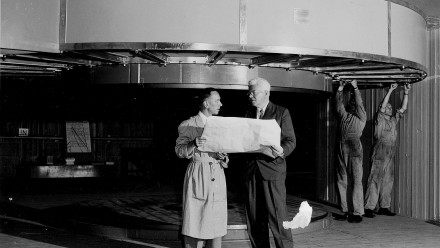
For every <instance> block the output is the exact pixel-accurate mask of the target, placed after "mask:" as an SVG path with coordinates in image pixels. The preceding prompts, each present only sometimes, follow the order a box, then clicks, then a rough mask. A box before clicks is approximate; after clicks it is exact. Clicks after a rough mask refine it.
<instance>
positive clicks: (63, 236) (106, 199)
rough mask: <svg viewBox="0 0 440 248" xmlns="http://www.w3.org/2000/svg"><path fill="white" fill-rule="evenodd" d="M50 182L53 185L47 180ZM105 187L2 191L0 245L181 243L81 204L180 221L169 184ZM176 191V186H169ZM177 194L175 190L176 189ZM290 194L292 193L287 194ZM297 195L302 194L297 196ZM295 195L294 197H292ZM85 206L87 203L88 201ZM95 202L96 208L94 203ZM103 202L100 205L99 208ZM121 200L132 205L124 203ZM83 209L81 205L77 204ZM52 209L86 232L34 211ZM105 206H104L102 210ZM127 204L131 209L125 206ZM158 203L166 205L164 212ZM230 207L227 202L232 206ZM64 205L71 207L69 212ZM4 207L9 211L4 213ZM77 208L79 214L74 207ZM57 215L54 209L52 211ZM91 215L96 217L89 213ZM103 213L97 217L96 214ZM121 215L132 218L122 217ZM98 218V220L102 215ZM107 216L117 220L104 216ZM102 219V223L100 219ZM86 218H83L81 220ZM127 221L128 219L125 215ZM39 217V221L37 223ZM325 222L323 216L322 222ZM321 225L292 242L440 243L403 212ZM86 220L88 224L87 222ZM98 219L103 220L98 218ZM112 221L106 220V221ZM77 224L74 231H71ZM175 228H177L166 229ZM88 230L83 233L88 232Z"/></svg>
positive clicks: (438, 233)
mask: <svg viewBox="0 0 440 248" xmlns="http://www.w3.org/2000/svg"><path fill="white" fill-rule="evenodd" d="M51 187H53V186H51ZM124 187H125V186H121V187H119V186H118V187H110V188H111V189H110V188H108V189H107V190H101V189H100V187H96V188H97V189H98V188H99V189H100V190H90V189H86V190H78V191H75V192H72V191H69V192H68V193H66V192H65V191H64V190H62V189H58V190H55V189H54V190H51V191H50V193H45V190H44V189H43V188H44V187H42V188H41V189H40V190H38V189H32V190H30V189H27V190H23V191H20V192H13V193H10V192H6V193H5V192H3V194H2V199H1V200H2V205H1V206H3V208H5V206H6V208H10V206H11V205H12V206H15V207H16V208H14V209H12V211H11V209H9V210H8V211H6V210H5V209H3V210H1V212H2V213H1V215H0V221H1V231H2V232H1V233H0V247H108V248H113V247H159V248H163V247H171V248H174V247H181V243H180V242H179V241H178V239H172V238H171V239H168V240H167V239H162V240H156V239H148V235H144V236H142V237H141V238H128V237H129V236H127V235H121V233H120V231H121V229H115V228H113V229H108V230H106V232H105V233H100V231H102V230H101V229H98V228H97V227H96V225H93V224H96V223H94V222H97V221H99V219H100V218H98V217H99V215H97V213H98V212H99V211H95V212H93V214H91V215H88V216H87V215H84V213H87V212H84V211H83V210H84V208H85V209H90V207H92V208H93V209H95V210H96V209H98V210H103V211H107V210H108V209H119V210H117V211H116V212H118V213H121V212H124V211H128V210H129V211H130V212H129V213H128V214H127V215H122V216H130V215H131V216H139V215H146V214H148V215H149V216H148V218H147V219H151V218H159V219H156V221H160V222H163V221H164V220H165V222H168V221H169V222H173V221H174V222H175V223H169V224H176V223H177V222H178V221H179V216H178V214H177V212H176V211H177V209H178V206H177V208H176V204H171V203H172V202H173V201H174V199H176V197H175V196H176V194H170V192H173V191H174V190H175V189H173V188H172V187H166V186H162V187H159V188H158V187H155V188H151V187H146V186H145V187H143V186H139V185H137V186H136V188H133V187H126V188H124ZM46 192H47V191H46ZM174 193H176V192H174ZM177 195H178V194H177ZM289 197H290V199H294V198H295V197H293V196H289ZM299 200H301V199H299ZM152 201H156V202H158V204H155V205H154V206H160V205H161V206H162V208H160V209H156V213H158V214H154V215H153V217H151V213H152V212H154V211H151V209H149V210H145V208H144V209H143V210H144V211H138V212H137V213H134V212H133V211H132V209H136V208H137V209H138V210H139V209H141V210H142V208H140V206H141V205H145V206H147V205H148V206H150V208H151V206H152V205H151V204H146V203H151V202H152ZM296 201H298V199H297V200H296ZM309 202H310V203H311V204H312V206H314V207H315V208H314V209H317V210H318V209H319V211H317V212H315V213H314V214H315V217H317V216H318V215H322V212H328V213H330V214H331V213H332V212H337V209H335V208H334V207H332V206H328V205H323V204H320V203H316V202H312V201H309ZM87 206H88V207H87ZM96 206H99V207H98V208H95V207H96ZM103 206H104V207H105V208H103ZM123 206H131V207H129V208H127V207H126V208H124V207H123ZM81 208H82V209H83V210H81V211H80V209H81ZM233 208H235V209H238V210H237V211H236V212H235V214H236V215H235V216H231V220H232V221H236V222H237V223H234V225H240V223H242V220H240V218H242V215H241V214H240V213H239V211H241V210H240V207H239V206H235V207H233ZM48 209H50V212H53V211H55V210H58V211H55V212H57V213H60V212H63V213H67V214H66V215H65V216H70V217H72V216H80V217H81V218H82V219H77V221H78V222H77V223H83V224H84V225H83V226H80V228H86V229H87V230H88V231H86V232H77V230H78V229H72V228H71V226H70V227H69V226H64V227H65V228H64V227H60V226H58V227H56V228H53V226H51V225H47V224H46V223H50V222H47V220H44V219H43V218H42V217H40V216H38V215H39V213H41V211H43V212H46V213H47V210H48ZM106 209H107V210H106ZM130 209H131V210H130ZM163 209H166V210H168V211H171V212H172V213H174V214H169V213H171V212H164V211H163ZM231 209H232V208H231ZM69 211H73V212H70V213H69ZM6 212H8V213H6ZM80 212H81V213H82V214H80V215H78V213H80ZM57 216H59V215H57ZM101 216H109V218H110V219H111V218H112V217H113V216H115V218H116V217H118V218H120V217H121V215H108V214H106V213H105V212H102V215H101ZM88 217H94V218H95V219H88ZM101 219H102V218H101ZM124 219H125V221H127V220H131V219H130V218H125V217H124ZM101 221H102V220H101ZM105 221H107V222H112V221H113V222H114V221H117V222H118V223H120V222H121V221H122V222H123V221H124V220H123V219H119V220H115V219H113V220H105ZM105 221H104V222H103V223H105ZM85 222H88V223H85ZM127 222H129V221H127ZM42 223H44V224H42ZM323 223H324V222H323ZM325 223H326V224H325V225H322V226H321V228H314V229H313V230H309V231H306V232H298V233H294V241H295V247H296V248H298V247H313V248H315V247H330V248H333V247H414V248H415V247H417V248H418V247H440V245H439V244H440V226H437V225H434V224H430V223H427V222H426V221H423V220H416V219H411V218H408V217H404V216H394V217H388V216H376V217H375V218H373V219H367V218H364V220H363V221H362V222H361V223H358V224H352V223H348V222H346V221H336V220H331V221H327V222H325ZM86 224H87V225H86ZM99 224H102V223H99ZM110 224H111V223H110ZM75 230H76V231H75ZM171 231H172V232H173V233H176V230H171ZM87 234H88V235H87ZM223 247H237V248H241V247H243V248H244V247H249V243H248V241H247V240H245V239H228V240H225V242H224V245H223Z"/></svg>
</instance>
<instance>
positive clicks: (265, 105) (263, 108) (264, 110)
mask: <svg viewBox="0 0 440 248" xmlns="http://www.w3.org/2000/svg"><path fill="white" fill-rule="evenodd" d="M267 105H269V101H267V103H266V104H264V107H262V108H257V109H258V110H263V113H264V112H266V108H267Z"/></svg>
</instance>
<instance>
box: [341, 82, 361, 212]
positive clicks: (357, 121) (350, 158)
mask: <svg viewBox="0 0 440 248" xmlns="http://www.w3.org/2000/svg"><path fill="white" fill-rule="evenodd" d="M354 98H355V103H356V106H355V110H354V112H353V113H348V112H347V111H346V110H345V107H344V103H343V93H342V91H338V92H337V93H336V110H337V113H338V116H339V137H338V139H339V140H338V147H337V155H338V163H337V184H338V189H339V195H340V200H341V209H342V212H346V213H348V205H347V185H348V178H347V177H348V176H350V178H351V179H352V180H351V181H352V182H353V193H352V198H353V209H354V211H353V214H354V215H360V216H362V215H363V214H364V192H363V187H362V174H363V168H362V159H363V149H362V143H361V140H360V137H361V136H362V131H363V130H364V127H365V123H366V121H367V115H366V112H365V109H364V106H363V104H362V98H361V95H360V92H359V90H354Z"/></svg>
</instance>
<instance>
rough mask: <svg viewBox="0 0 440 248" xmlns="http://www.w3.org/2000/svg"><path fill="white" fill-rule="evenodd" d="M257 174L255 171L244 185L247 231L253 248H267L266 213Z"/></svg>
mask: <svg viewBox="0 0 440 248" xmlns="http://www.w3.org/2000/svg"><path fill="white" fill-rule="evenodd" d="M259 173H260V172H259V171H258V170H257V171H256V172H255V175H254V176H253V177H252V178H251V180H249V181H247V182H246V185H245V186H246V193H247V198H246V203H245V209H246V221H247V231H248V235H249V239H250V241H251V244H252V247H253V248H269V247H270V243H269V228H268V213H267V209H266V203H265V200H264V191H263V182H262V179H261V175H260V174H259ZM257 177H258V178H257Z"/></svg>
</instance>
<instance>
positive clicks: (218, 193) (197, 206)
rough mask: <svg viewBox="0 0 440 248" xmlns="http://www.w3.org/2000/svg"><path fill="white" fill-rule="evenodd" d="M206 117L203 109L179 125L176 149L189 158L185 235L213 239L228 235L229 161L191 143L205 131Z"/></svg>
mask: <svg viewBox="0 0 440 248" xmlns="http://www.w3.org/2000/svg"><path fill="white" fill-rule="evenodd" d="M205 123H206V116H204V115H203V114H202V113H201V112H199V114H198V115H196V116H193V117H191V118H190V119H189V120H186V121H183V122H182V123H181V124H180V125H179V128H178V130H179V137H178V138H177V140H176V147H175V151H176V154H177V156H178V157H179V158H188V159H190V163H189V164H188V167H187V170H186V173H185V178H184V185H183V209H182V215H183V216H182V217H183V220H182V234H183V235H185V236H189V237H193V238H198V239H213V238H217V237H221V236H224V235H226V228H227V221H228V215H227V214H228V209H227V193H226V179H225V173H224V170H223V168H224V167H225V168H226V167H227V164H226V163H225V162H223V161H221V160H218V159H217V153H215V152H201V151H199V150H198V149H197V148H194V150H193V152H191V153H188V151H187V147H188V144H189V143H190V142H191V141H193V140H194V139H195V138H196V137H199V136H201V135H202V133H203V128H204V126H205Z"/></svg>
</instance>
